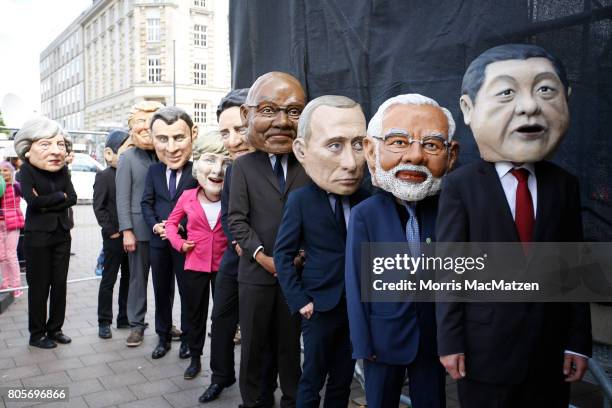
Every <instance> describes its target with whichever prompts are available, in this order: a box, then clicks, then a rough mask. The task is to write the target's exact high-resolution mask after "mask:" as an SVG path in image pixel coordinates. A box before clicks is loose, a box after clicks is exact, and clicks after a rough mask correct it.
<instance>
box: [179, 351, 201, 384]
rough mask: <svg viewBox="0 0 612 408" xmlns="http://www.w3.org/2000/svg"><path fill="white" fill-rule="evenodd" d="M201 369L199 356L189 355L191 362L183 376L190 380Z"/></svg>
mask: <svg viewBox="0 0 612 408" xmlns="http://www.w3.org/2000/svg"><path fill="white" fill-rule="evenodd" d="M201 370H202V364H201V363H200V356H198V357H191V364H189V367H187V369H186V370H185V374H183V378H184V379H186V380H192V379H194V378H196V376H197V375H198V374H199V373H200V371H201Z"/></svg>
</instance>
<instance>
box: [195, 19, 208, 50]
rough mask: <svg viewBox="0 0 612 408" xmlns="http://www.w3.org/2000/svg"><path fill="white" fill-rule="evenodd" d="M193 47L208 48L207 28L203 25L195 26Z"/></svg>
mask: <svg viewBox="0 0 612 408" xmlns="http://www.w3.org/2000/svg"><path fill="white" fill-rule="evenodd" d="M193 45H195V46H196V47H206V45H207V38H206V26H205V25H202V24H195V25H194V26H193Z"/></svg>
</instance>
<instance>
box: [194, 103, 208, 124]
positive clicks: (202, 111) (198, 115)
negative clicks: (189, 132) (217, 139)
mask: <svg viewBox="0 0 612 408" xmlns="http://www.w3.org/2000/svg"><path fill="white" fill-rule="evenodd" d="M193 121H194V122H195V123H197V124H200V125H204V124H206V104H205V103H203V102H195V103H194V104H193Z"/></svg>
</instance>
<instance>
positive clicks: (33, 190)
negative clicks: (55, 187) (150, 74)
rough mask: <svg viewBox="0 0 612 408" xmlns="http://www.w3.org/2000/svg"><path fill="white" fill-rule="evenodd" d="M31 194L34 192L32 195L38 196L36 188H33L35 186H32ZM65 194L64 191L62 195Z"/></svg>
mask: <svg viewBox="0 0 612 408" xmlns="http://www.w3.org/2000/svg"><path fill="white" fill-rule="evenodd" d="M32 194H34V197H38V193H37V192H36V189H35V188H33V189H32ZM65 194H66V193H64V195H65Z"/></svg>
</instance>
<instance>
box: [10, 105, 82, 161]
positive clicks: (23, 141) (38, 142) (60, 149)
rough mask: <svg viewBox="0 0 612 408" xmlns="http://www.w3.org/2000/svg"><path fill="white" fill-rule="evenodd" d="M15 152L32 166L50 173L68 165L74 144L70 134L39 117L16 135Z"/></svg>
mask: <svg viewBox="0 0 612 408" xmlns="http://www.w3.org/2000/svg"><path fill="white" fill-rule="evenodd" d="M14 144H15V151H16V152H17V155H18V156H19V158H20V159H21V160H23V161H28V162H29V163H30V164H31V165H32V166H34V167H37V168H39V169H41V170H46V171H50V172H57V171H60V170H61V169H62V168H63V167H64V166H65V165H66V156H67V155H68V154H69V153H70V151H71V148H72V142H71V140H70V136H69V135H68V133H67V132H66V131H65V130H64V129H63V128H62V127H61V126H60V124H59V123H57V122H56V121H54V120H51V119H49V118H46V117H44V116H39V117H36V118H34V119H30V120H28V121H27V122H26V123H24V124H23V126H22V127H21V129H19V132H17V134H16V135H15V141H14Z"/></svg>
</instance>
